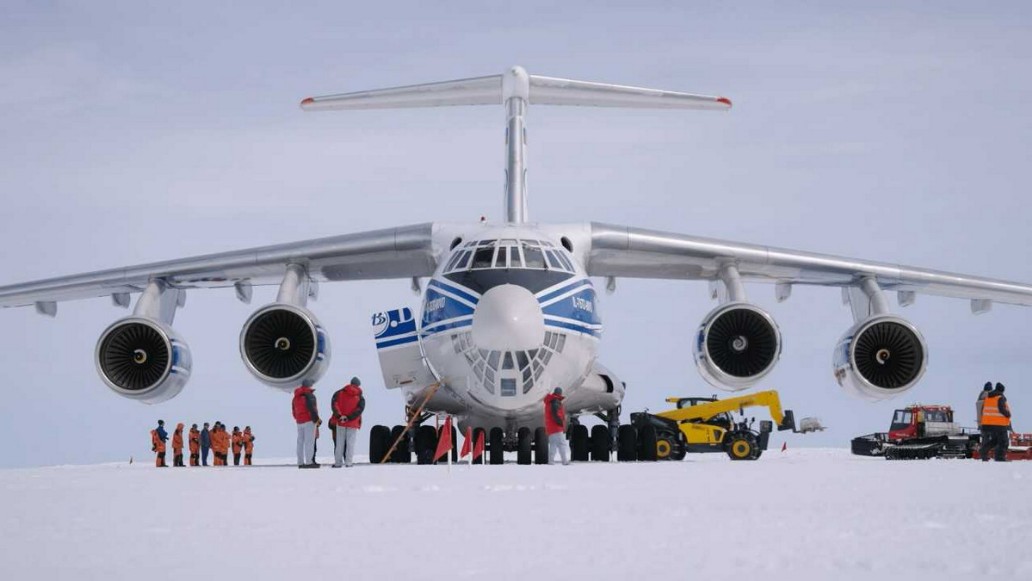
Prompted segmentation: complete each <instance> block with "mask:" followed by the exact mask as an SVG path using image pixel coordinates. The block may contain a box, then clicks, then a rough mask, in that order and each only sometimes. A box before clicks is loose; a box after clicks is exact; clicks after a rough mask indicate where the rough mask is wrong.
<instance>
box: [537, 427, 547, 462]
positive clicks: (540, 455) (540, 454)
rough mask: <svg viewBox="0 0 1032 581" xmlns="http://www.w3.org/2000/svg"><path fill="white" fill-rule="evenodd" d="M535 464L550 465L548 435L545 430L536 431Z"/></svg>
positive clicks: (538, 429)
mask: <svg viewBox="0 0 1032 581" xmlns="http://www.w3.org/2000/svg"><path fill="white" fill-rule="evenodd" d="M534 463H535V464H548V434H547V433H545V429H544V428H537V429H535V430H534Z"/></svg>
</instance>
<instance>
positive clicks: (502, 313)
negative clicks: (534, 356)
mask: <svg viewBox="0 0 1032 581" xmlns="http://www.w3.org/2000/svg"><path fill="white" fill-rule="evenodd" d="M544 338H545V319H544V316H543V315H542V314H541V306H540V305H539V304H538V301H537V299H536V298H534V295H533V294H531V292H530V291H529V290H527V289H525V288H523V287H521V286H516V285H512V284H503V285H501V286H496V287H494V288H492V289H490V290H488V291H487V292H486V293H484V295H483V296H482V297H480V302H478V303H477V309H476V311H474V312H473V342H474V343H475V344H476V346H477V347H479V348H481V349H490V350H493V351H508V350H513V349H537V348H538V347H540V346H541V342H542V341H543V340H544Z"/></svg>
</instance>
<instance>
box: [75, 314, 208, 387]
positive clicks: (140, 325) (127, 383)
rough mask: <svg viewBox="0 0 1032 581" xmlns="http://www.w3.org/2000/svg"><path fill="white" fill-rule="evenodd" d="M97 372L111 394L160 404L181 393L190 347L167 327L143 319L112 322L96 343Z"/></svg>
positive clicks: (189, 363) (188, 370)
mask: <svg viewBox="0 0 1032 581" xmlns="http://www.w3.org/2000/svg"><path fill="white" fill-rule="evenodd" d="M94 361H96V363H97V371H98V372H99V373H100V378H101V379H103V380H104V383H105V384H107V386H108V387H109V388H111V390H112V391H114V392H115V393H117V394H118V395H120V396H122V397H127V398H129V399H134V400H136V401H141V402H143V403H148V404H151V403H160V402H163V401H165V400H168V399H171V398H173V397H175V396H176V395H178V394H179V392H180V391H182V390H183V386H185V385H186V382H187V380H188V379H190V369H191V365H192V359H191V357H190V347H188V346H187V344H186V343H185V342H184V341H183V340H182V339H180V338H179V335H177V334H176V332H175V331H173V330H172V329H171V328H170V327H169V326H167V325H164V324H162V323H160V322H158V321H155V320H153V319H148V318H145V317H127V318H125V319H120V320H118V321H115V323H114V324H112V325H111V326H110V327H108V328H107V329H106V330H105V331H104V332H103V333H102V334H101V335H100V340H99V341H97V349H96V353H95V356H94Z"/></svg>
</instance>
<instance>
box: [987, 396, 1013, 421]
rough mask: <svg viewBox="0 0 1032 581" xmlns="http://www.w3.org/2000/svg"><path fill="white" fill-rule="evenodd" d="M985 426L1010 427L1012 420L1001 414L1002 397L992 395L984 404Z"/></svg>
mask: <svg viewBox="0 0 1032 581" xmlns="http://www.w3.org/2000/svg"><path fill="white" fill-rule="evenodd" d="M982 425H983V426H1009V425H1010V418H1008V417H1007V416H1005V415H1003V413H1001V412H1000V396H998V395H990V396H989V397H987V398H985V403H984V404H982Z"/></svg>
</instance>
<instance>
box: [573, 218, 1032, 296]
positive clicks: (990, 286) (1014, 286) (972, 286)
mask: <svg viewBox="0 0 1032 581" xmlns="http://www.w3.org/2000/svg"><path fill="white" fill-rule="evenodd" d="M590 228H591V231H590V235H591V250H590V253H589V256H588V261H587V265H586V266H587V271H588V274H589V275H590V276H603V277H628V278H657V279H683V280H708V281H716V280H718V279H719V278H720V269H721V267H722V266H725V265H732V266H735V267H736V268H737V269H738V272H739V273H740V275H741V277H742V279H743V280H745V281H750V282H768V283H776V284H782V285H794V284H802V285H815V286H830V287H842V288H851V287H857V286H859V285H860V282H861V281H862V279H864V278H868V277H869V278H873V279H874V280H876V281H877V283H878V285H879V286H880V287H881V288H882V289H884V290H887V291H898V292H900V293H922V294H930V295H939V296H946V297H953V298H961V299H970V300H971V301H972V311H974V312H983V311H984V310H985V309H986V308H988V304H989V301H992V302H999V303H1008V304H1013V305H1023V306H1032V285H1028V284H1022V283H1018V282H1010V281H1004V280H997V279H991V278H983V277H978V276H971V275H965V274H956V273H951V272H942V271H938V270H931V269H926V268H918V267H912V266H902V265H899V264H890V263H885V262H874V261H869V260H862V259H857V258H847V257H843V256H832V255H829V254H818V253H815V252H803V251H798V250H788V249H784V248H773V247H768V246H759V245H756V244H744V243H741V242H731V241H727V240H716V239H712V238H702V237H699V236H689V235H685V234H674V233H670V232H660V231H657V230H647V229H644V228H630V227H627V226H616V225H611V224H600V223H597V222H593V223H591V227H590ZM786 288H787V287H786ZM900 298H901V299H902V300H901V302H906V301H907V300H908V297H907V296H906V295H904V294H901V295H900Z"/></svg>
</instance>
